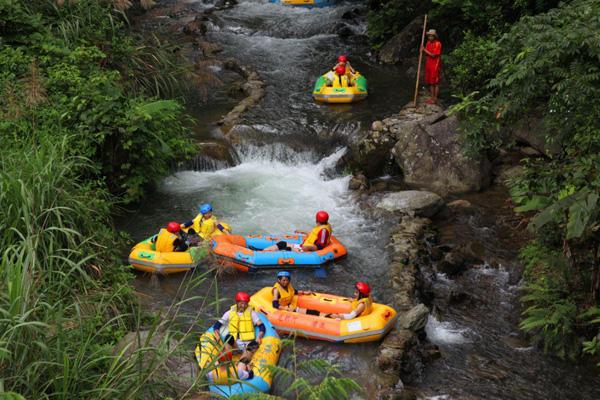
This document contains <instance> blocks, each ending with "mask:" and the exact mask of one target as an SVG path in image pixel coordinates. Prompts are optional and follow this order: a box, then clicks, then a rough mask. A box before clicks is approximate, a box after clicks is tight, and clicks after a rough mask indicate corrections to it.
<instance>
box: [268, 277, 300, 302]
mask: <svg viewBox="0 0 600 400" xmlns="http://www.w3.org/2000/svg"><path fill="white" fill-rule="evenodd" d="M275 289H277V291H278V292H279V305H280V306H289V305H290V304H292V307H296V300H297V298H296V297H294V293H295V292H296V291H295V290H294V287H293V286H292V283H291V282H290V283H288V286H287V289H285V288H284V287H283V286H281V285H280V284H279V282H275V286H273V290H275Z"/></svg>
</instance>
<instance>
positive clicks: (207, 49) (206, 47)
mask: <svg viewBox="0 0 600 400" xmlns="http://www.w3.org/2000/svg"><path fill="white" fill-rule="evenodd" d="M198 47H199V48H200V50H202V54H203V55H204V57H212V56H214V55H215V54H217V53H220V52H222V51H223V48H222V47H221V46H219V45H218V44H216V43H211V42H205V41H200V42H198Z"/></svg>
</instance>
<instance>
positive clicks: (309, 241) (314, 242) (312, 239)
mask: <svg viewBox="0 0 600 400" xmlns="http://www.w3.org/2000/svg"><path fill="white" fill-rule="evenodd" d="M322 229H325V230H327V237H326V238H325V245H323V246H322V245H321V244H318V243H319V241H320V240H321V239H323V238H320V237H319V233H320V232H321V230H322ZM329 243H331V225H329V224H325V225H317V226H315V227H314V228H313V229H312V231H310V233H309V234H308V236H307V237H306V239H304V242H302V245H303V246H305V245H307V246H308V245H310V246H317V248H318V249H319V250H321V249H323V248H324V247H326V246H328V245H329Z"/></svg>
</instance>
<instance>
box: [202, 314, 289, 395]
mask: <svg viewBox="0 0 600 400" xmlns="http://www.w3.org/2000/svg"><path fill="white" fill-rule="evenodd" d="M258 316H259V318H260V319H261V321H262V323H263V324H264V325H265V336H264V337H263V339H262V341H261V343H260V346H259V348H258V350H257V351H256V353H254V356H253V357H252V366H253V367H252V371H253V372H254V377H253V378H252V379H248V380H239V379H238V378H237V373H236V372H237V371H236V368H235V365H236V363H237V359H239V356H240V355H239V354H237V355H233V361H232V362H227V363H221V364H219V365H216V362H215V359H216V358H217V357H218V355H219V353H220V352H221V351H222V349H223V344H222V339H221V340H219V338H216V337H215V333H214V331H213V328H212V327H210V328H209V329H208V330H207V331H206V332H205V333H204V334H202V336H201V337H200V344H199V345H197V346H196V351H195V354H196V360H197V361H198V366H199V367H200V369H201V370H206V369H208V370H210V371H211V372H212V376H213V381H212V384H211V385H209V388H210V391H211V392H213V393H216V394H219V395H221V396H224V397H230V396H233V395H235V394H242V393H256V392H264V393H267V392H269V390H270V389H271V386H272V385H273V376H272V374H271V372H270V371H269V368H268V366H270V365H277V362H278V361H279V354H280V353H281V339H279V335H278V334H277V331H275V328H274V327H273V325H272V324H271V323H270V322H269V320H268V319H267V317H266V316H264V315H263V314H260V313H259V314H258ZM256 335H258V328H256Z"/></svg>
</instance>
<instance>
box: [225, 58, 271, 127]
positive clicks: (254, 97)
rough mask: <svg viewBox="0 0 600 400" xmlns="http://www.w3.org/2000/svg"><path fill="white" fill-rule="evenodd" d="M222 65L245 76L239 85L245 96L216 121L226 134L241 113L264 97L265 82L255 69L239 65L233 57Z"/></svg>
mask: <svg viewBox="0 0 600 400" xmlns="http://www.w3.org/2000/svg"><path fill="white" fill-rule="evenodd" d="M223 65H224V66H225V68H227V69H230V70H232V71H235V72H237V73H239V74H240V75H242V76H243V77H245V78H246V82H245V83H244V84H242V86H241V88H242V90H243V91H244V93H245V94H246V97H245V98H244V99H242V100H241V101H240V102H239V103H238V104H237V105H236V106H235V107H234V108H233V109H232V110H231V111H229V113H227V115H225V116H224V117H223V118H221V120H220V121H218V124H219V125H221V131H222V132H223V133H224V134H227V133H229V132H230V131H231V130H232V129H233V128H234V127H235V125H236V124H237V123H238V121H239V120H240V118H241V116H242V114H243V113H244V112H246V111H247V110H249V109H250V108H252V107H254V106H255V105H256V103H258V102H259V101H260V100H261V99H262V98H263V97H264V95H265V83H264V82H263V80H262V79H261V77H260V75H259V74H258V73H257V72H256V71H252V70H250V69H249V68H246V67H244V66H242V65H240V64H239V63H238V62H237V61H236V60H234V59H229V60H227V61H225V62H224V63H223Z"/></svg>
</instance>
